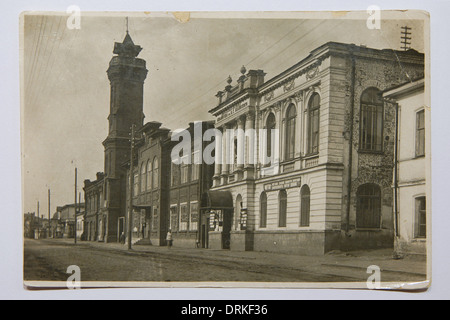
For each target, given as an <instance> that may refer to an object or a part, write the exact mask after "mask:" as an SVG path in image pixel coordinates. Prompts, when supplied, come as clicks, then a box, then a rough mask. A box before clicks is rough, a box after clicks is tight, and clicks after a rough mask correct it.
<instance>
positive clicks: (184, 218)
mask: <svg viewBox="0 0 450 320" xmlns="http://www.w3.org/2000/svg"><path fill="white" fill-rule="evenodd" d="M188 223H189V212H188V206H187V204H186V203H184V204H181V205H180V231H187V230H188Z"/></svg>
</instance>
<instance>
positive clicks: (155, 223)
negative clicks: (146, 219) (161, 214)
mask: <svg viewBox="0 0 450 320" xmlns="http://www.w3.org/2000/svg"><path fill="white" fill-rule="evenodd" d="M158 223H159V220H158V208H157V207H156V208H153V217H152V230H153V231H157V230H158V228H159V226H158Z"/></svg>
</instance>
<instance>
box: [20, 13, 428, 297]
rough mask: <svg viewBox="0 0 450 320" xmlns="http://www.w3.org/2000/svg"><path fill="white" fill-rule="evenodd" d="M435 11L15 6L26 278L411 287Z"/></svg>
mask: <svg viewBox="0 0 450 320" xmlns="http://www.w3.org/2000/svg"><path fill="white" fill-rule="evenodd" d="M429 68H430V16H429V14H428V13H427V12H426V11H420V10H403V11H393V10H381V9H380V7H377V6H376V5H374V6H371V7H369V8H368V9H367V10H364V11H346V12H337V11H333V12H332V11H322V12H309V11H308V12H299V11H295V12H294V11H292V12H288V11H286V12H257V11H253V12H251V11H245V12H226V11H222V12H217V11H216V12H213V11H210V12H200V11H197V12H185V11H180V12H132V11H129V12H84V11H81V10H80V8H79V7H77V6H76V5H73V6H70V7H68V8H67V11H65V12H56V11H55V12H50V11H42V12H40V11H27V12H23V13H22V14H21V16H20V94H21V124H20V134H21V135H20V141H21V170H22V181H21V182H22V213H21V214H22V216H23V232H22V234H23V284H24V286H25V287H26V288H28V289H42V288H47V289H49V288H69V289H79V288H81V289H83V288H92V287H95V288H111V287H145V288H147V287H150V288H155V287H156V288H168V287H182V288H190V287H199V286H200V287H206V288H208V287H215V288H341V289H351V288H358V289H367V290H370V289H389V290H405V291H408V290H426V289H427V288H428V287H429V286H430V284H431V279H432V274H431V215H432V212H431V202H432V198H431V147H430V145H431V143H430V141H431V122H430V112H431V111H430V110H431V99H430V72H429Z"/></svg>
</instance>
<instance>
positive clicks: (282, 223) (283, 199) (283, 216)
mask: <svg viewBox="0 0 450 320" xmlns="http://www.w3.org/2000/svg"><path fill="white" fill-rule="evenodd" d="M278 203H279V208H278V209H279V212H280V216H279V218H278V226H279V227H286V220H287V193H286V190H281V191H280V193H279V194H278Z"/></svg>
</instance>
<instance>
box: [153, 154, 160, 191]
mask: <svg viewBox="0 0 450 320" xmlns="http://www.w3.org/2000/svg"><path fill="white" fill-rule="evenodd" d="M158 182H159V164H158V158H156V157H155V159H154V160H153V188H154V189H157V188H158V187H159V183H158Z"/></svg>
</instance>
